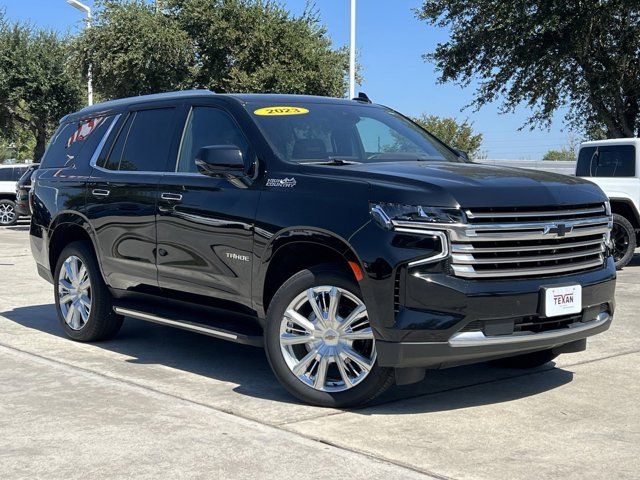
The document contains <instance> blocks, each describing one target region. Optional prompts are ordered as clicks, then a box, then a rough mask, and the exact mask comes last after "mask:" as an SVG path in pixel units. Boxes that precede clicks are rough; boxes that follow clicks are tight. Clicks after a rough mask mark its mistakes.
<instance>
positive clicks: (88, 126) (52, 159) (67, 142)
mask: <svg viewBox="0 0 640 480" xmlns="http://www.w3.org/2000/svg"><path fill="white" fill-rule="evenodd" d="M112 121H113V116H107V117H95V118H90V119H86V120H82V121H79V122H70V123H64V124H62V125H60V127H59V128H58V130H56V132H55V133H54V134H53V137H52V138H51V141H50V142H49V146H48V147H47V150H46V152H45V153H44V156H43V157H42V162H41V168H62V167H66V166H69V165H70V164H71V162H74V163H89V160H90V159H91V156H92V155H93V152H94V150H95V149H96V147H97V146H98V143H100V140H102V137H103V136H104V134H105V133H106V131H107V128H109V125H110V124H111V122H112Z"/></svg>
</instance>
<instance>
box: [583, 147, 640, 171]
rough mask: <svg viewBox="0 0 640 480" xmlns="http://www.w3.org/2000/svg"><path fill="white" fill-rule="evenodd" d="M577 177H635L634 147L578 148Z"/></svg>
mask: <svg viewBox="0 0 640 480" xmlns="http://www.w3.org/2000/svg"><path fill="white" fill-rule="evenodd" d="M576 175H577V176H579V177H635V175H636V148H635V147H634V146H633V145H607V146H601V147H585V148H583V149H581V150H580V155H579V156H578V166H577V168H576Z"/></svg>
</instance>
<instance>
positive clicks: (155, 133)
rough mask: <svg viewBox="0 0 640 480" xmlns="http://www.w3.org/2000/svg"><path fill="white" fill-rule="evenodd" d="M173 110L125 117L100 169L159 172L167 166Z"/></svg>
mask: <svg viewBox="0 0 640 480" xmlns="http://www.w3.org/2000/svg"><path fill="white" fill-rule="evenodd" d="M174 113H175V109H174V108H158V109H154V110H141V111H138V112H134V113H132V114H130V115H129V118H127V121H126V122H125V124H124V125H123V127H122V128H121V129H120V133H119V134H118V138H117V139H116V142H115V143H114V144H113V148H112V149H111V152H110V153H109V158H108V159H107V161H106V163H105V165H104V167H105V168H107V169H109V170H120V171H126V172H160V171H164V169H165V165H166V163H167V157H168V154H169V149H170V147H171V139H172V136H173V135H172V134H173V118H174Z"/></svg>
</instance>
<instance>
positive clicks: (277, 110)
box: [253, 107, 309, 117]
mask: <svg viewBox="0 0 640 480" xmlns="http://www.w3.org/2000/svg"><path fill="white" fill-rule="evenodd" d="M253 113H254V114H255V115H260V116H261V117H278V116H282V115H304V114H306V113H309V110H307V109H306V108H302V107H264V108H259V109H258V110H255V111H254V112H253Z"/></svg>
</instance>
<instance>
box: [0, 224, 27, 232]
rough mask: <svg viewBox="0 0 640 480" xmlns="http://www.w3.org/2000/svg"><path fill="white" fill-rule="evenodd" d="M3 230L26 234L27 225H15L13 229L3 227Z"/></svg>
mask: <svg viewBox="0 0 640 480" xmlns="http://www.w3.org/2000/svg"><path fill="white" fill-rule="evenodd" d="M4 229H5V230H12V231H14V232H28V231H29V225H15V226H13V227H4Z"/></svg>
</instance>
